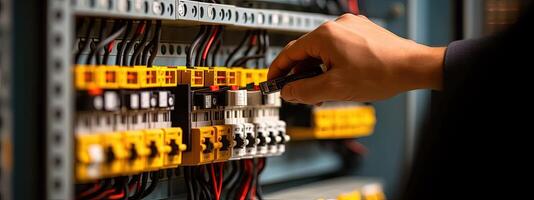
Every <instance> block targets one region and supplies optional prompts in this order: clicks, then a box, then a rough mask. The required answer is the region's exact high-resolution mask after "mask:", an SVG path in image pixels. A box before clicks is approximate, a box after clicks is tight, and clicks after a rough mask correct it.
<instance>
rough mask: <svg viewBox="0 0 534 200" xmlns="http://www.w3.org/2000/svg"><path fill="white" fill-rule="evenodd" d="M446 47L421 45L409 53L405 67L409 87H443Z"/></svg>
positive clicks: (438, 88)
mask: <svg viewBox="0 0 534 200" xmlns="http://www.w3.org/2000/svg"><path fill="white" fill-rule="evenodd" d="M445 50H446V48H445V47H428V46H423V45H420V46H419V47H418V50H417V51H414V52H413V53H411V54H410V55H409V58H408V62H407V65H406V67H407V68H405V69H407V71H408V73H409V74H408V75H407V77H408V79H409V80H408V87H409V88H408V89H409V90H413V89H432V90H441V89H442V88H443V86H442V85H443V62H444V56H445Z"/></svg>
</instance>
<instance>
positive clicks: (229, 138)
mask: <svg viewBox="0 0 534 200" xmlns="http://www.w3.org/2000/svg"><path fill="white" fill-rule="evenodd" d="M213 127H214V128H215V133H216V136H215V138H216V140H217V142H216V145H215V146H216V147H215V160H214V162H224V161H227V160H229V159H230V157H232V151H233V148H232V144H233V143H234V139H233V133H232V131H233V129H232V126H230V125H216V126H213Z"/></svg>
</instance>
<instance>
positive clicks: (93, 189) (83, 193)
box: [78, 183, 100, 198]
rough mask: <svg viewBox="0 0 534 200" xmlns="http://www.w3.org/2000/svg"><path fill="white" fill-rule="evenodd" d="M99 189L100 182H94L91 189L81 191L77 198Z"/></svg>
mask: <svg viewBox="0 0 534 200" xmlns="http://www.w3.org/2000/svg"><path fill="white" fill-rule="evenodd" d="M99 189H100V184H99V183H95V185H94V186H93V187H92V188H91V189H89V190H87V191H84V192H82V193H81V194H80V195H79V197H78V198H83V197H85V196H87V195H90V194H91V193H94V192H96V191H97V190H99Z"/></svg>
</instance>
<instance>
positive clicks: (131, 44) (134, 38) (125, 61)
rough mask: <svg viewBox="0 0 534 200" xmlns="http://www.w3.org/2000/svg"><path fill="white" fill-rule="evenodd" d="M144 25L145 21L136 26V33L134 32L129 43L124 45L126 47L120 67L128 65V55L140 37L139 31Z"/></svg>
mask: <svg viewBox="0 0 534 200" xmlns="http://www.w3.org/2000/svg"><path fill="white" fill-rule="evenodd" d="M144 25H145V21H142V22H140V23H139V24H138V25H137V28H136V31H135V32H134V35H133V36H132V39H130V41H129V42H128V44H126V43H124V42H123V44H125V45H126V48H125V50H124V52H123V53H124V54H123V56H122V62H121V63H122V65H128V54H130V51H132V48H133V47H134V45H135V43H136V42H137V40H139V37H141V35H142V34H141V31H142V30H141V29H142V28H143V26H144Z"/></svg>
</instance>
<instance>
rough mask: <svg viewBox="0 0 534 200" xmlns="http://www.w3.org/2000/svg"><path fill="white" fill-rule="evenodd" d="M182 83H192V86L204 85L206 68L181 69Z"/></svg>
mask: <svg viewBox="0 0 534 200" xmlns="http://www.w3.org/2000/svg"><path fill="white" fill-rule="evenodd" d="M181 77H182V78H181V84H190V85H191V87H204V70H202V69H184V70H181Z"/></svg>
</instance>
